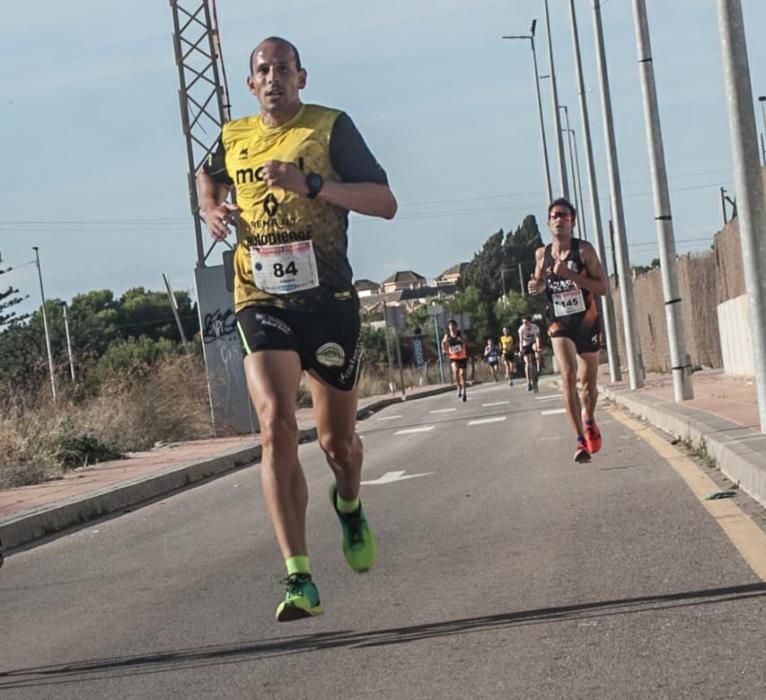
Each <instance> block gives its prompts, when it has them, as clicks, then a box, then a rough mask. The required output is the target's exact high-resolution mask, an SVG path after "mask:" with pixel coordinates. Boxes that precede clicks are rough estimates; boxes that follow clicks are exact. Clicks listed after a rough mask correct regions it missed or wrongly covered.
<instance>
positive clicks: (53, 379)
mask: <svg viewBox="0 0 766 700" xmlns="http://www.w3.org/2000/svg"><path fill="white" fill-rule="evenodd" d="M32 250H34V251H35V265H37V277H38V279H39V280H40V297H41V298H42V300H43V305H42V307H41V308H42V312H43V329H44V330H45V348H46V350H47V351H48V372H49V373H50V375H51V394H53V402H54V403H56V375H55V372H54V370H53V352H52V351H51V336H50V333H49V332H48V316H47V315H46V313H45V291H44V290H43V273H42V270H41V269H40V249H39V248H38V247H37V246H36V245H33V246H32Z"/></svg>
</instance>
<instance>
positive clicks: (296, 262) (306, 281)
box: [250, 241, 319, 294]
mask: <svg viewBox="0 0 766 700" xmlns="http://www.w3.org/2000/svg"><path fill="white" fill-rule="evenodd" d="M250 261H251V263H252V266H253V280H254V282H255V286H256V287H258V288H259V289H262V290H263V291H264V292H268V293H269V294H291V293H293V292H303V291H305V290H307V289H313V288H314V287H317V286H319V274H318V273H317V263H316V257H315V256H314V245H313V244H312V242H311V241H298V242H296V243H288V244H286V245H269V246H251V247H250Z"/></svg>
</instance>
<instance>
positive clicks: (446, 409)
mask: <svg viewBox="0 0 766 700" xmlns="http://www.w3.org/2000/svg"><path fill="white" fill-rule="evenodd" d="M450 411H457V409H456V408H436V409H434V410H433V411H429V413H449V412H450Z"/></svg>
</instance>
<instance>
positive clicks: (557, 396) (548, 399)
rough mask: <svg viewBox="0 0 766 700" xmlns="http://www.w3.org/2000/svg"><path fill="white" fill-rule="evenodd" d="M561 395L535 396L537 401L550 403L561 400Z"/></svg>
mask: <svg viewBox="0 0 766 700" xmlns="http://www.w3.org/2000/svg"><path fill="white" fill-rule="evenodd" d="M560 398H561V394H553V396H535V401H550V400H551V399H560Z"/></svg>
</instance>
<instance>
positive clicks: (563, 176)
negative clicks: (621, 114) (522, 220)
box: [544, 0, 569, 199]
mask: <svg viewBox="0 0 766 700" xmlns="http://www.w3.org/2000/svg"><path fill="white" fill-rule="evenodd" d="M544 5H545V28H546V31H547V35H548V63H549V64H550V68H551V96H552V98H553V125H554V128H555V130H556V149H557V151H558V156H559V183H560V185H561V196H562V197H566V198H567V199H569V182H568V178H567V166H566V156H565V155H564V138H563V136H562V133H561V118H560V117H559V95H558V89H557V88H556V69H555V68H554V66H553V40H552V39H551V15H550V12H549V10H548V0H545V3H544Z"/></svg>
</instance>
